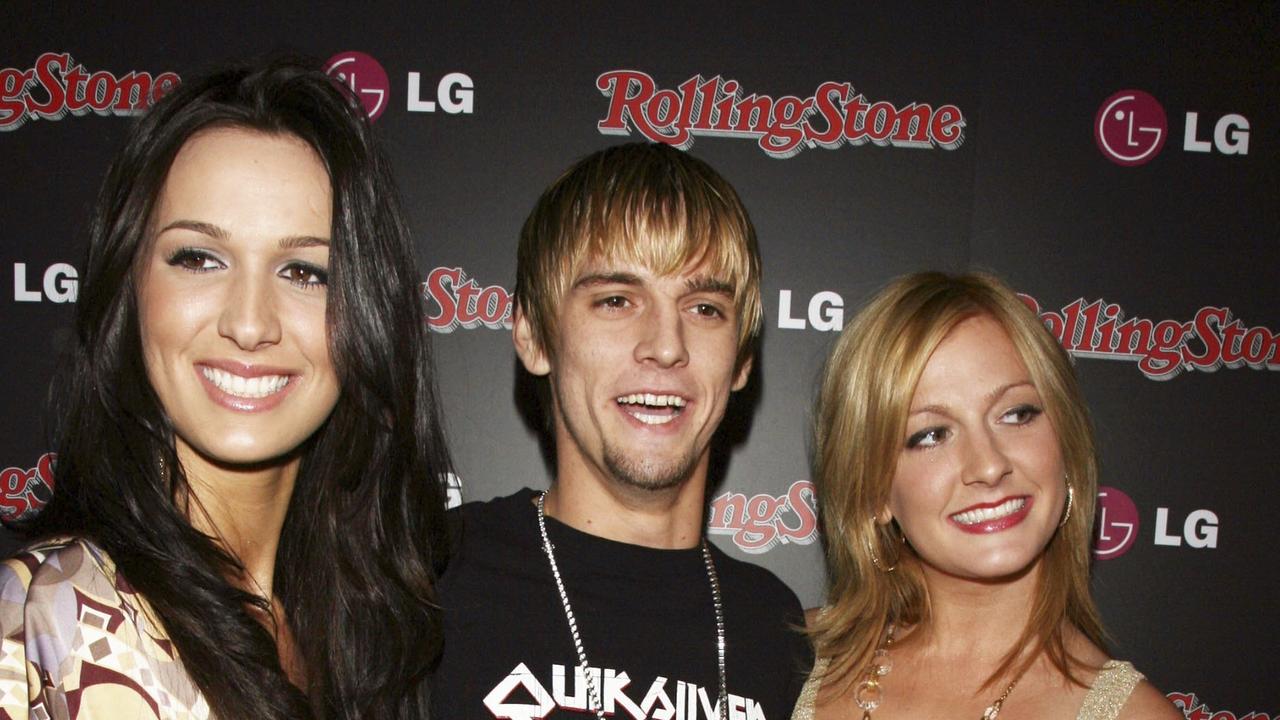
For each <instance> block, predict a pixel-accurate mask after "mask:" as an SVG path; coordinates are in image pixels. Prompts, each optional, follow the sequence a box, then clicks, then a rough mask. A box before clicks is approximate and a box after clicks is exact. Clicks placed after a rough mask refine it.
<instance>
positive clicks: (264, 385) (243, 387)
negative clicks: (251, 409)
mask: <svg viewBox="0 0 1280 720" xmlns="http://www.w3.org/2000/svg"><path fill="white" fill-rule="evenodd" d="M200 372H202V373H204V376H205V377H206V378H208V380H209V382H211V383H213V384H214V386H215V387H217V388H218V389H219V390H221V391H222V392H224V393H226V394H228V395H235V396H236V397H242V398H264V397H266V396H268V395H274V394H275V393H278V392H280V391H281V390H283V389H284V386H285V385H288V384H289V376H288V375H260V376H258V377H252V378H247V377H241V376H240V375H233V374H232V373H229V372H227V371H225V370H219V369H217V368H212V367H208V366H203V367H201V368H200Z"/></svg>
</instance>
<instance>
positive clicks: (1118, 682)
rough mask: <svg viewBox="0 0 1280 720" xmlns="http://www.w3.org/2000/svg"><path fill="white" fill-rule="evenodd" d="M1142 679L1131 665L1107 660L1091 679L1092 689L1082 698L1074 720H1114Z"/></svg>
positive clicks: (1140, 674)
mask: <svg viewBox="0 0 1280 720" xmlns="http://www.w3.org/2000/svg"><path fill="white" fill-rule="evenodd" d="M1142 677H1143V676H1142V673H1140V672H1138V671H1137V670H1135V669H1134V667H1133V665H1130V664H1129V663H1127V662H1124V661H1121V660H1108V661H1107V662H1106V663H1105V664H1103V666H1102V670H1101V671H1100V672H1099V673H1098V675H1097V677H1095V678H1094V679H1093V687H1091V688H1089V693H1088V694H1087V695H1085V696H1084V703H1083V704H1081V705H1080V712H1079V713H1078V714H1077V715H1076V720H1115V718H1116V717H1117V716H1118V715H1119V714H1120V708H1122V707H1124V703H1125V701H1126V700H1128V699H1129V694H1130V693H1132V692H1133V688H1134V687H1136V686H1137V685H1138V683H1139V682H1140V681H1141V680H1142Z"/></svg>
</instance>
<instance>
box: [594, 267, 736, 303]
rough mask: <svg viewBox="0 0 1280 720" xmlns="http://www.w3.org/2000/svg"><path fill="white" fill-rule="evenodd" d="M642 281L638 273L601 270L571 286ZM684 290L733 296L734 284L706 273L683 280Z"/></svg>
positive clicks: (638, 283) (629, 283)
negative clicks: (601, 271)
mask: <svg viewBox="0 0 1280 720" xmlns="http://www.w3.org/2000/svg"><path fill="white" fill-rule="evenodd" d="M643 284H644V281H643V280H642V279H641V278H640V276H639V275H636V274H634V273H627V272H603V273H588V274H586V275H583V276H582V277H580V278H578V279H577V280H576V281H575V282H574V283H573V288H574V289H575V290H576V289H579V288H585V287H594V286H597V285H631V286H638V285H643ZM684 286H685V292H691V293H694V292H712V293H717V294H720V295H728V296H730V297H732V296H733V290H734V286H733V283H731V282H726V281H724V280H720V279H717V278H713V277H710V276H708V275H699V276H697V277H692V278H689V279H688V280H686V281H685V284H684Z"/></svg>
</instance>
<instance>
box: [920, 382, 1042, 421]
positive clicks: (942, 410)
mask: <svg viewBox="0 0 1280 720" xmlns="http://www.w3.org/2000/svg"><path fill="white" fill-rule="evenodd" d="M1024 385H1025V386H1028V387H1031V388H1033V389H1034V388H1035V383H1033V382H1031V381H1030V380H1017V381H1014V382H1011V383H1007V384H1005V385H1001V386H1000V387H998V388H996V389H995V390H992V391H991V392H989V393H987V394H986V395H983V396H982V399H983V400H984V401H986V402H988V403H991V402H995V400H996V399H997V398H999V397H1000V396H1002V395H1004V394H1005V393H1007V392H1009V391H1010V390H1012V389H1014V388H1016V387H1022V386H1024ZM924 413H937V414H938V415H948V414H950V410H949V408H948V407H947V406H946V405H925V406H924V407H920V408H916V409H915V410H912V411H911V412H909V413H908V417H910V416H911V415H923V414H924Z"/></svg>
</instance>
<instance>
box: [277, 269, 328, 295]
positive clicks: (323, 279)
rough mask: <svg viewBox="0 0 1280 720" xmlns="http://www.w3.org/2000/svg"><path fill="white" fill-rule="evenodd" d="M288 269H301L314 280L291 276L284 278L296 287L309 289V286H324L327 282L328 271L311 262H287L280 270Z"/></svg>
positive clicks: (286, 270)
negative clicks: (298, 278)
mask: <svg viewBox="0 0 1280 720" xmlns="http://www.w3.org/2000/svg"><path fill="white" fill-rule="evenodd" d="M290 270H301V271H303V272H304V273H306V274H307V275H309V276H312V277H314V278H315V280H297V279H294V278H292V277H286V278H285V279H286V280H288V281H289V283H290V284H291V285H296V286H297V287H300V288H302V289H303V290H310V289H311V288H316V287H326V286H328V284H329V271H328V270H325V269H324V268H321V267H316V266H315V265H312V264H311V263H304V262H293V263H289V264H288V265H286V266H285V267H284V270H282V271H281V272H282V273H284V272H288V271H290Z"/></svg>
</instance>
